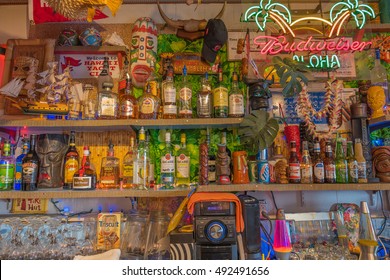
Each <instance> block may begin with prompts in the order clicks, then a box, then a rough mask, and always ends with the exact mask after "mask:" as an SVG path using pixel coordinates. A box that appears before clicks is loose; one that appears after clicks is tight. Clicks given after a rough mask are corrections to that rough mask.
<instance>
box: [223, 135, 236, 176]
mask: <svg viewBox="0 0 390 280" xmlns="http://www.w3.org/2000/svg"><path fill="white" fill-rule="evenodd" d="M221 144H222V145H225V146H226V152H227V154H228V156H229V158H230V170H231V172H230V176H231V178H230V179H231V180H232V181H233V157H232V151H230V149H229V148H228V146H227V138H226V132H225V131H222V133H221Z"/></svg>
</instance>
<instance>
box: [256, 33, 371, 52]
mask: <svg viewBox="0 0 390 280" xmlns="http://www.w3.org/2000/svg"><path fill="white" fill-rule="evenodd" d="M253 42H254V43H255V44H256V45H258V46H259V47H260V53H261V54H271V55H275V54H279V53H291V52H312V53H313V52H314V53H315V52H321V51H324V50H326V51H344V52H348V51H349V52H354V51H359V52H361V51H363V50H365V49H368V48H369V47H370V46H371V44H372V42H359V41H352V42H351V41H350V40H349V39H348V38H345V37H341V38H340V39H339V40H338V41H330V40H316V39H313V37H312V36H310V37H308V38H307V39H306V40H304V41H299V42H289V41H288V39H287V38H286V37H285V36H277V37H273V36H257V37H256V38H255V39H254V40H253Z"/></svg>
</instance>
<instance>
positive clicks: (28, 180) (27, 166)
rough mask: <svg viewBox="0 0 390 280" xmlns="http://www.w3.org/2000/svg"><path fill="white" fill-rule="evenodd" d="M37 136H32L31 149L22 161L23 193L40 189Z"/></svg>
mask: <svg viewBox="0 0 390 280" xmlns="http://www.w3.org/2000/svg"><path fill="white" fill-rule="evenodd" d="M36 142H37V135H36V134H31V135H30V149H29V151H28V153H27V154H26V156H25V157H24V159H23V161H22V168H23V171H22V191H35V190H37V189H38V173H39V157H38V154H37V152H36V151H35V144H36Z"/></svg>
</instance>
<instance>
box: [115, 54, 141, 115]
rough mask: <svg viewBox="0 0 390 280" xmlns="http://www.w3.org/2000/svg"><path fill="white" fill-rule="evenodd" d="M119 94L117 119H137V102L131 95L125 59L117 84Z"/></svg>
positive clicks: (129, 78)
mask: <svg viewBox="0 0 390 280" xmlns="http://www.w3.org/2000/svg"><path fill="white" fill-rule="evenodd" d="M118 93H119V118H121V119H136V118H138V101H137V99H136V98H135V96H134V93H133V85H132V84H131V75H130V72H129V61H128V60H127V57H126V58H125V62H124V66H123V69H122V73H121V78H120V81H119V84H118Z"/></svg>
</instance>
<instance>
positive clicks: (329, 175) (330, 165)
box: [324, 142, 336, 183]
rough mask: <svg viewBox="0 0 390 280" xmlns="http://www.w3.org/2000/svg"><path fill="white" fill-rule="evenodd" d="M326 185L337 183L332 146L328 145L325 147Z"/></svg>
mask: <svg viewBox="0 0 390 280" xmlns="http://www.w3.org/2000/svg"><path fill="white" fill-rule="evenodd" d="M324 169H325V183H336V165H335V162H334V158H333V151H332V146H331V145H330V143H329V142H328V143H326V147H325V160H324Z"/></svg>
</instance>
